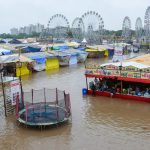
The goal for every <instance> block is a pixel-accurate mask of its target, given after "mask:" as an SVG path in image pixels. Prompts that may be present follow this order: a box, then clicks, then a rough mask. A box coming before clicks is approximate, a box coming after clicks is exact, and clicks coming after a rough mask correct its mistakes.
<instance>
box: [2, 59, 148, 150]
mask: <svg viewBox="0 0 150 150" xmlns="http://www.w3.org/2000/svg"><path fill="white" fill-rule="evenodd" d="M104 61H105V62H106V61H107V59H101V61H100V62H101V63H102V62H104ZM22 80H23V88H24V90H30V89H31V88H35V89H41V88H43V87H48V88H56V87H57V88H59V89H60V90H65V91H66V92H69V93H70V95H71V105H72V122H71V123H68V124H64V125H61V126H58V127H53V128H50V129H45V130H42V131H41V130H39V129H32V128H25V127H23V126H18V125H17V123H16V121H15V119H14V117H13V116H12V117H8V118H5V117H3V116H1V117H0V119H1V120H0V150H41V149H42V150H149V149H150V104H149V103H142V102H135V101H129V100H121V99H114V98H106V97H92V96H82V88H83V87H85V86H86V85H85V77H84V65H83V64H79V65H75V66H72V67H65V68H60V69H59V70H53V71H49V72H39V73H35V74H32V75H30V76H24V77H22Z"/></svg>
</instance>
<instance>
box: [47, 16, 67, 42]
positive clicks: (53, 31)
mask: <svg viewBox="0 0 150 150" xmlns="http://www.w3.org/2000/svg"><path fill="white" fill-rule="evenodd" d="M47 30H48V33H49V34H50V35H52V36H53V37H54V38H57V39H60V38H65V37H66V36H67V32H68V30H69V21H68V19H67V18H66V17H65V16H64V15H62V14H55V15H53V16H52V17H51V18H50V19H49V21H48V24H47Z"/></svg>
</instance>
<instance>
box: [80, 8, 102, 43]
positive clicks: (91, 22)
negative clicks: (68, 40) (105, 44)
mask: <svg viewBox="0 0 150 150" xmlns="http://www.w3.org/2000/svg"><path fill="white" fill-rule="evenodd" d="M81 18H82V21H83V24H84V37H85V38H86V40H87V43H88V44H101V43H102V38H103V33H104V21H103V19H102V17H101V15H99V14H98V13H97V12H95V11H88V12H86V13H84V14H83V15H82V17H81Z"/></svg>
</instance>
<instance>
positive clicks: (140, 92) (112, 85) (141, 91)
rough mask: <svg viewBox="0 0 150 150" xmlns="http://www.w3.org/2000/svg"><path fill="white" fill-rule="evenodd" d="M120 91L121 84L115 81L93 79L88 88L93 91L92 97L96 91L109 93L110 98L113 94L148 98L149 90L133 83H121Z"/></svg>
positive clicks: (149, 95)
mask: <svg viewBox="0 0 150 150" xmlns="http://www.w3.org/2000/svg"><path fill="white" fill-rule="evenodd" d="M122 87H123V88H122V89H121V82H120V81H118V80H116V79H106V78H103V79H100V78H95V79H94V81H91V82H90V83H89V88H90V89H91V90H92V91H93V95H95V94H96V91H101V92H102V91H105V92H110V94H111V96H113V95H114V94H116V93H118V94H126V95H135V96H143V97H150V88H149V87H147V86H143V85H141V86H140V85H139V84H138V85H137V84H135V83H130V84H129V83H126V82H123V85H122Z"/></svg>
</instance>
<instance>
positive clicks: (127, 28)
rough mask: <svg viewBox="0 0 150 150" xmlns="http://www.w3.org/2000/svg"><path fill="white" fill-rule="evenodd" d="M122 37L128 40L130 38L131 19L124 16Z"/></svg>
mask: <svg viewBox="0 0 150 150" xmlns="http://www.w3.org/2000/svg"><path fill="white" fill-rule="evenodd" d="M122 37H123V38H124V39H125V40H126V41H128V40H130V39H131V20H130V18H129V17H128V16H126V17H125V18H124V20H123V24H122Z"/></svg>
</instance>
